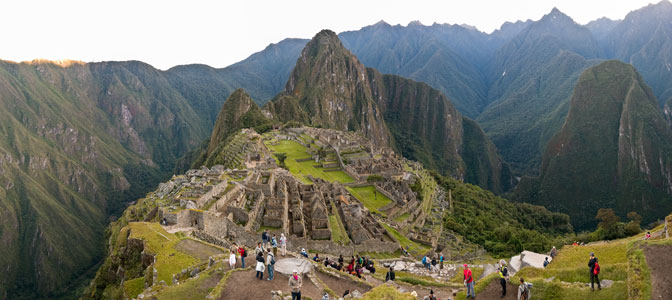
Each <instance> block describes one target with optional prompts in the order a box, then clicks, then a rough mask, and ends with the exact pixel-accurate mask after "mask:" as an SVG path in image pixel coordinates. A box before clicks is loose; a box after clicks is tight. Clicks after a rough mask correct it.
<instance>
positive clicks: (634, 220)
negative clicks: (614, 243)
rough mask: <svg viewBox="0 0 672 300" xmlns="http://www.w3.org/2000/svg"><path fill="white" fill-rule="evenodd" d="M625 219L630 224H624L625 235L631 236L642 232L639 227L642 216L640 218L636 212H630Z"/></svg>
mask: <svg viewBox="0 0 672 300" xmlns="http://www.w3.org/2000/svg"><path fill="white" fill-rule="evenodd" d="M627 217H628V219H629V220H630V222H628V224H625V235H626V236H632V235H635V234H638V233H640V232H642V228H641V227H640V223H641V222H642V216H640V215H639V214H638V213H637V212H634V211H631V212H629V213H628V215H627Z"/></svg>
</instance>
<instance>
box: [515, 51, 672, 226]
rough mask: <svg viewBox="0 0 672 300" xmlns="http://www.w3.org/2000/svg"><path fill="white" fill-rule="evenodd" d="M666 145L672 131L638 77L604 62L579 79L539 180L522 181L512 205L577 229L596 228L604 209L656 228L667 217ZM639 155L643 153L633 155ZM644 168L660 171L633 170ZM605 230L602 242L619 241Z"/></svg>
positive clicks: (670, 153) (669, 150) (669, 153)
mask: <svg viewBox="0 0 672 300" xmlns="http://www.w3.org/2000/svg"><path fill="white" fill-rule="evenodd" d="M619 128H621V129H619ZM623 128H631V129H628V130H627V133H624V132H623V131H621V130H625V129H623ZM619 136H620V138H619ZM669 141H672V129H670V127H669V126H668V124H667V123H666V121H665V119H664V118H663V115H662V114H661V113H660V109H659V107H658V103H657V102H656V99H655V97H654V96H653V93H652V92H651V90H650V89H649V87H648V86H647V85H646V83H645V82H644V80H643V79H642V78H641V76H640V75H639V74H638V72H637V71H636V70H635V69H634V68H633V67H632V66H631V65H628V64H625V63H623V62H619V61H613V60H612V61H606V62H603V63H601V64H599V65H597V66H595V67H592V68H590V69H588V70H586V71H584V72H583V73H582V74H581V77H580V78H579V80H578V82H577V84H576V87H575V89H574V94H573V96H572V100H571V103H570V107H569V113H568V115H567V119H566V121H565V123H564V125H563V126H562V129H561V130H560V131H559V132H558V133H557V134H556V135H554V136H553V138H552V139H551V140H550V142H549V143H548V145H547V146H546V150H545V152H544V155H543V162H542V168H541V173H540V175H539V177H536V178H528V177H524V178H523V179H522V180H521V182H520V183H519V186H518V187H517V188H516V192H515V193H514V199H516V200H518V201H524V202H530V203H535V204H539V205H543V206H545V207H546V208H548V209H550V210H553V211H558V212H563V213H567V214H569V215H570V217H571V218H572V224H573V225H574V226H575V227H576V228H577V229H588V228H594V226H595V225H596V224H597V221H598V220H597V219H595V215H596V213H598V210H599V209H600V208H605V207H613V208H615V209H616V210H615V211H614V212H615V214H616V215H617V216H620V217H624V216H625V215H626V214H627V213H628V212H631V211H635V212H637V213H639V214H641V215H642V216H644V217H645V218H644V220H643V221H644V222H645V223H647V222H652V221H655V220H656V219H658V218H660V217H662V216H664V214H665V213H666V212H669V211H672V196H671V195H670V194H669V193H668V192H667V190H668V189H669V186H670V184H669V183H666V181H665V180H663V178H666V177H667V176H669V171H668V169H667V167H664V166H666V165H668V164H670V163H672V158H671V157H672V144H671V143H670V142H669ZM645 145H646V146H645ZM642 147H645V148H646V149H648V150H646V151H644V150H637V149H643V148H642ZM623 151H626V152H627V153H638V154H633V155H622V153H624V152H623ZM643 151H644V152H643ZM645 161H646V162H648V161H656V162H658V163H656V164H649V166H648V167H647V169H643V168H644V167H638V166H642V164H644V162H645ZM626 166H627V167H626ZM661 166H663V167H661ZM633 199H638V200H637V201H633ZM608 229H610V232H602V234H603V235H604V236H605V237H617V236H622V234H621V233H620V232H618V231H619V229H618V228H612V227H609V228H608ZM633 229H634V228H633ZM622 231H624V228H623V230H622Z"/></svg>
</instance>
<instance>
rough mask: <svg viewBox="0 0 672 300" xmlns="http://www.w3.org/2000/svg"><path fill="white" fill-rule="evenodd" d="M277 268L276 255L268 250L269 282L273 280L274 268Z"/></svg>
mask: <svg viewBox="0 0 672 300" xmlns="http://www.w3.org/2000/svg"><path fill="white" fill-rule="evenodd" d="M274 266H275V254H273V252H272V251H271V249H268V255H267V256H266V270H267V272H268V280H273V267H274Z"/></svg>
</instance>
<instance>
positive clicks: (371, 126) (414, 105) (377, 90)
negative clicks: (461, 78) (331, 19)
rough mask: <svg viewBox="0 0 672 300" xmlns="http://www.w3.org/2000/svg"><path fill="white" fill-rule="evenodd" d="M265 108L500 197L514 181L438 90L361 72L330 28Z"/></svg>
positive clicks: (282, 118)
mask: <svg viewBox="0 0 672 300" xmlns="http://www.w3.org/2000/svg"><path fill="white" fill-rule="evenodd" d="M263 110H264V112H265V113H266V114H267V115H268V116H270V117H272V118H273V119H274V120H277V121H280V122H287V121H299V122H303V123H307V125H311V126H321V127H325V128H334V129H339V130H346V131H347V130H351V131H357V132H361V133H362V134H363V135H364V136H366V137H367V138H368V139H370V140H371V141H372V142H373V143H374V144H376V145H379V146H386V145H389V146H391V147H392V148H394V149H395V150H397V151H398V152H400V153H401V154H402V155H404V156H405V157H407V158H409V159H413V160H418V161H420V162H422V163H423V164H424V165H425V166H428V167H430V168H436V169H438V170H440V171H441V172H442V173H444V174H449V175H451V176H454V177H457V178H460V179H464V180H467V181H469V182H472V183H475V184H478V185H480V186H482V187H484V188H488V189H490V190H492V191H494V192H496V193H497V192H503V191H506V190H508V189H510V188H511V187H512V186H513V185H514V183H515V182H514V181H513V179H512V178H513V177H512V176H511V174H510V171H509V168H508V165H506V164H504V163H503V162H502V161H501V160H500V159H499V157H498V155H497V152H496V149H495V147H494V145H492V143H491V142H490V141H489V140H488V139H487V137H485V135H484V134H483V132H482V131H481V130H480V128H479V127H478V125H477V124H476V123H475V122H473V121H471V120H468V119H466V118H464V117H462V115H461V114H460V113H459V112H458V111H457V110H456V109H455V107H454V106H453V105H452V104H451V103H450V101H448V99H447V98H446V97H445V96H444V95H443V94H442V93H441V92H439V91H438V90H435V89H433V88H431V87H430V86H428V85H426V84H424V83H419V82H415V81H413V80H409V79H405V78H402V77H399V76H394V75H383V74H381V73H380V72H378V71H376V70H375V69H371V68H366V67H364V65H362V64H361V63H360V62H359V60H358V59H357V57H355V56H354V55H353V54H352V53H350V52H349V51H348V50H346V49H345V48H344V47H343V45H342V44H341V42H340V40H339V39H338V36H336V34H335V33H334V32H332V31H329V30H323V31H321V32H320V33H318V34H317V35H316V36H315V37H314V38H313V39H312V40H311V41H310V42H309V43H308V44H307V45H306V47H305V48H304V50H303V51H302V53H301V56H300V57H299V59H298V60H297V63H296V67H295V68H294V70H293V71H292V74H291V76H290V78H289V80H288V81H287V85H286V87H285V90H284V91H283V92H282V93H281V94H279V95H278V96H276V97H275V98H274V99H273V100H272V101H271V102H269V103H267V104H266V105H265V106H264V108H263ZM463 122H467V123H469V124H468V126H469V127H468V128H465V126H463ZM476 153H478V154H476ZM479 156H480V157H479ZM465 158H468V159H465ZM472 170H474V171H472Z"/></svg>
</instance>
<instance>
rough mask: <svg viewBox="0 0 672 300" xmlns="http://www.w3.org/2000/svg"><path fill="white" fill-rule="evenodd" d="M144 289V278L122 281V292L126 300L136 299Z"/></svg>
mask: <svg viewBox="0 0 672 300" xmlns="http://www.w3.org/2000/svg"><path fill="white" fill-rule="evenodd" d="M144 289H145V278H144V277H139V278H135V279H131V280H128V281H124V291H125V292H126V296H127V297H128V298H137V297H138V295H139V294H140V293H142V291H143V290H144Z"/></svg>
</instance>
